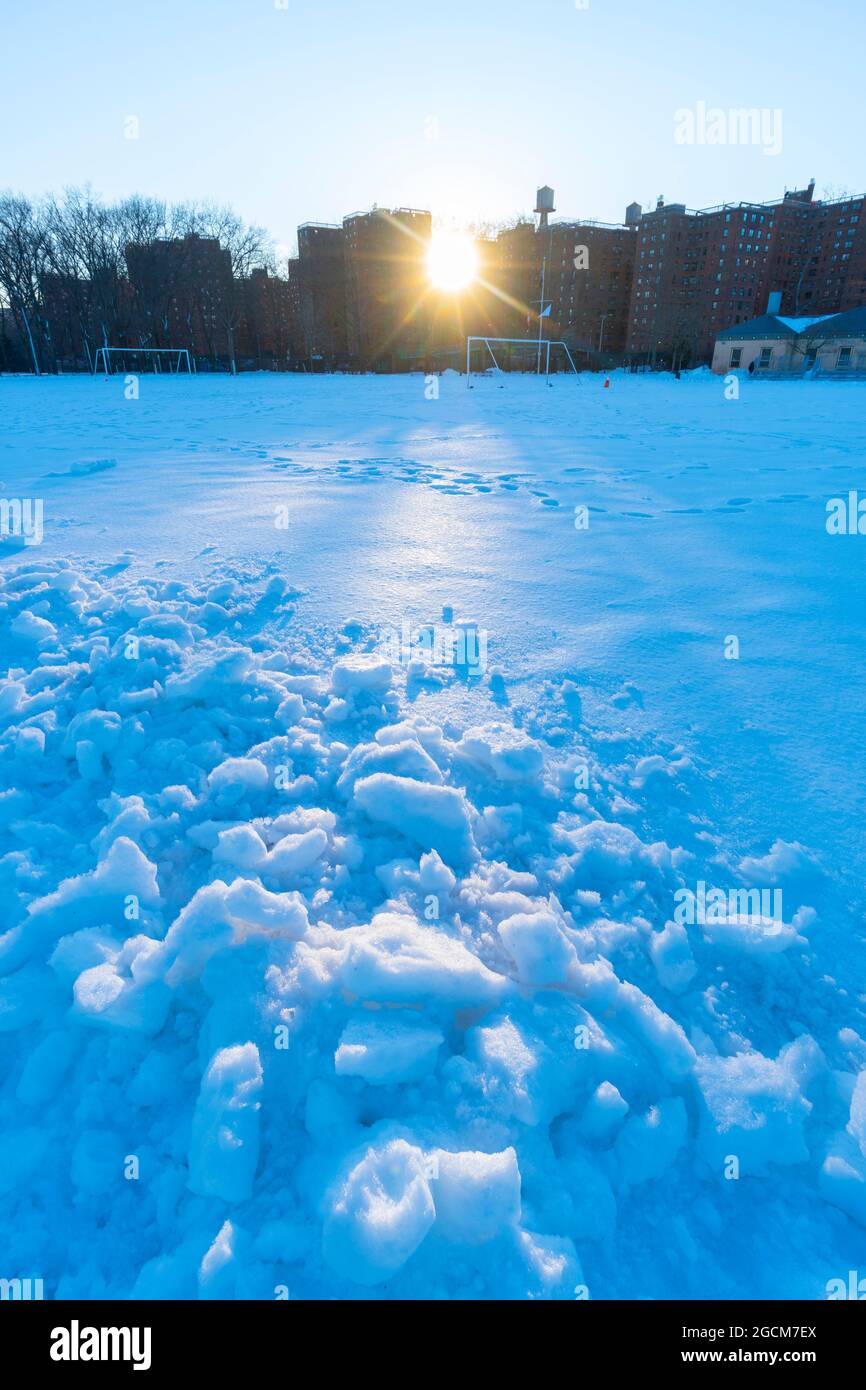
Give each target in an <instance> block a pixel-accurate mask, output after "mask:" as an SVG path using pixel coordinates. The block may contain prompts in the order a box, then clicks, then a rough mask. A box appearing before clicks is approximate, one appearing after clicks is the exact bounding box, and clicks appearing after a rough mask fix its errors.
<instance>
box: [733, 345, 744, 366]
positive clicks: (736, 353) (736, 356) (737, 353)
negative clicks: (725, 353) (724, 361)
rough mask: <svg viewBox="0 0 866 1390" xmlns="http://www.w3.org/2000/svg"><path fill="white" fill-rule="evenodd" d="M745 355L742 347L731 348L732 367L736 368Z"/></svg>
mask: <svg viewBox="0 0 866 1390" xmlns="http://www.w3.org/2000/svg"><path fill="white" fill-rule="evenodd" d="M742 356H743V349H742V348H731V368H732V369H736V368H737V367H739V365H740V361H741V359H742Z"/></svg>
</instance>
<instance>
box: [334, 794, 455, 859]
mask: <svg viewBox="0 0 866 1390" xmlns="http://www.w3.org/2000/svg"><path fill="white" fill-rule="evenodd" d="M355 801H356V803H357V805H358V806H359V807H360V808H361V810H362V811H364V812H365V814H366V815H368V816H369V817H370V819H371V820H374V821H378V822H380V823H381V824H383V825H387V826H389V827H390V828H391V829H392V830H397V831H399V832H400V833H401V834H403V835H406V836H407V837H408V838H409V839H410V840H414V841H415V843H416V844H419V845H420V846H421V847H422V848H423V849H427V850H431V849H435V850H436V851H437V852H438V853H439V854H440V855H441V857H442V858H443V859H444V860H445V862H446V863H447V864H453V865H456V866H461V865H464V864H466V863H468V862H470V861H471V860H472V859H474V858H476V857H477V851H476V849H475V844H474V841H473V839H472V830H471V824H470V816H469V804H468V802H467V801H466V798H465V796H464V795H463V793H462V792H461V791H458V790H457V789H456V788H455V787H437V786H431V785H429V784H427V783H425V782H416V781H414V780H413V779H411V778H408V777H394V776H392V775H391V773H388V772H375V773H373V775H372V776H371V777H366V778H364V779H362V780H361V781H360V782H358V783H357V784H356V786H355Z"/></svg>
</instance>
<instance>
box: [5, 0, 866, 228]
mask: <svg viewBox="0 0 866 1390" xmlns="http://www.w3.org/2000/svg"><path fill="white" fill-rule="evenodd" d="M279 3H280V0H277V3H275V0H142V3H141V4H130V3H126V2H124V0H121V3H118V2H117V0H111V2H109V0H73V2H72V3H70V0H35V2H34V3H24V4H14V3H13V0H0V16H2V28H0V45H2V51H3V63H2V79H0V187H12V188H15V189H18V190H22V191H24V192H27V193H30V194H37V193H40V192H44V191H46V190H53V189H60V188H62V187H63V186H64V185H66V184H71V183H85V182H89V183H91V184H92V185H93V187H94V188H95V189H96V190H98V191H99V192H100V193H102V194H104V195H105V196H106V197H112V198H113V197H119V196H121V195H124V194H128V193H131V192H134V191H140V192H143V193H150V194H155V195H161V196H164V197H167V198H172V199H184V198H204V197H213V198H216V199H218V200H219V201H224V202H230V203H232V204H233V205H234V206H235V207H237V209H238V210H239V211H240V212H241V213H242V214H243V215H244V216H245V217H246V218H248V219H249V220H251V221H255V222H260V223H262V224H263V225H265V226H266V227H267V229H268V230H269V231H270V232H271V233H272V235H273V236H274V237H275V239H276V240H277V242H278V243H282V244H284V245H290V244H291V243H292V242H293V241H294V229H295V227H296V226H297V224H298V223H299V222H302V221H308V220H309V221H339V220H340V219H341V218H342V216H343V215H344V214H345V213H348V212H353V211H356V210H358V209H361V208H369V207H370V206H371V205H372V204H373V203H378V204H379V205H380V206H385V205H389V206H400V205H409V206H414V207H430V208H431V209H432V210H433V212H434V214H437V215H438V216H439V217H440V218H441V219H442V220H444V221H446V222H448V221H452V220H456V221H457V222H460V223H466V222H471V221H475V220H488V221H499V220H503V219H505V218H508V217H510V216H513V215H514V214H516V213H518V212H521V211H529V210H531V207H532V204H533V200H534V191H535V188H536V185H537V184H540V183H545V182H547V183H550V184H552V185H553V186H554V188H555V189H556V192H557V209H558V213H560V214H562V215H563V216H588V217H597V218H599V219H601V220H605V221H621V220H622V214H623V211H624V208H625V205H626V203H628V202H629V201H631V200H632V199H637V201H639V202H642V203H644V204H647V203H649V202H650V201H651V200H654V199H655V197H656V196H657V195H658V194H659V193H663V194H664V195H665V197H666V198H667V200H668V201H677V202H680V201H682V202H686V203H687V204H688V205H689V206H691V207H704V206H709V205H712V204H714V203H719V202H724V201H726V200H737V199H740V198H751V199H763V198H771V197H778V196H780V195H781V194H782V192H783V191H784V189H785V188H786V187H789V188H790V187H794V186H799V185H800V184H803V183H805V182H806V181H807V180H808V179H809V178H810V176H812V175H814V176H815V178H816V180H817V184H818V192H819V194H820V192H821V190H822V189H826V188H828V187H829V188H832V189H834V190H838V191H842V190H852V191H857V192H862V191H863V189H864V186H866V169H864V144H863V137H864V130H866V120H864V115H866V95H864V82H863V54H864V51H866V5H864V3H863V0H821V3H820V4H813V3H810V0H727V3H725V4H721V3H716V4H711V3H708V0H589V8H588V9H585V10H580V9H578V8H577V7H576V5H575V3H574V0H439V3H436V2H435V0H423V2H422V3H419V2H418V0H287V8H285V9H280V8H278V7H277V5H278V4H279ZM699 101H704V102H706V103H707V105H708V106H721V107H723V108H726V109H727V108H730V107H741V106H748V107H753V106H758V107H768V108H780V109H781V111H782V113H783V148H782V152H781V154H779V155H778V156H768V155H765V154H764V153H763V151H762V149H761V148H760V147H752V146H727V147H722V146H715V147H709V146H687V145H680V144H677V143H676V142H675V140H674V134H673V132H674V112H675V110H676V109H677V108H681V107H693V106H694V105H695V104H696V103H697V102H699ZM130 115H134V116H137V117H138V120H139V123H140V136H139V138H138V139H137V140H129V139H125V138H124V120H125V118H126V117H127V116H130Z"/></svg>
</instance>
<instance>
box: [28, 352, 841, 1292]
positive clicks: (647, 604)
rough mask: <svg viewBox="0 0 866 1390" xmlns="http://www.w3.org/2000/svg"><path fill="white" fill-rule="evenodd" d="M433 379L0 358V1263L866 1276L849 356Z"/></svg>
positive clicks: (123, 1284) (362, 1285) (91, 1272)
mask: <svg viewBox="0 0 866 1390" xmlns="http://www.w3.org/2000/svg"><path fill="white" fill-rule="evenodd" d="M439 386H440V388H441V390H440V394H439V397H438V399H428V395H430V394H431V393H430V390H429V388H427V389H426V390H425V383H424V380H423V378H421V377H404V378H390V379H384V378H383V379H376V378H345V379H343V378H336V377H321V378H303V377H293V376H289V377H275V376H261V377H259V376H246V377H240V378H238V379H236V380H230V379H227V378H224V377H214V378H205V377H199V378H196V379H188V378H184V377H178V378H175V379H155V378H152V377H142V378H141V382H140V397H139V398H138V399H137V400H135V399H133V400H128V399H126V397H125V393H124V383H123V379H122V378H120V377H117V378H114V379H112V380H110V381H105V380H102V379H96V380H91V379H69V378H68V379H59V380H43V381H35V380H26V379H17V380H14V379H8V378H7V379H4V378H0V498H2V499H6V501H7V502H9V501H11V502H15V501H23V502H27V501H28V500H29V501H30V502H32V501H34V500H36V499H38V500H40V501H41V504H42V510H43V522H42V526H43V530H44V535H43V537H42V541H41V544H39V545H27V544H25V540H24V537H23V536H10V537H8V538H7V539H5V540H4V541H3V542H2V545H0V634H2V661H0V774H2V775H0V910H2V914H3V921H2V932H3V934H2V935H0V1031H2V1042H0V1048H2V1051H0V1057H2V1065H0V1277H3V1278H13V1277H20V1278H28V1277H29V1278H37V1277H41V1278H43V1279H44V1283H45V1292H46V1296H47V1297H56V1296H69V1297H77V1296H92V1297H99V1296H107V1297H127V1296H135V1297H147V1298H152V1297H167V1298H175V1297H196V1296H202V1297H229V1298H265V1299H269V1298H274V1297H281V1296H288V1297H290V1298H293V1299H294V1298H319V1297H326V1298H354V1297H373V1298H422V1297H441V1298H479V1297H480V1298H485V1297H493V1298H527V1297H529V1298H542V1299H547V1298H555V1299H574V1298H583V1297H586V1296H589V1297H590V1298H593V1299H603V1298H638V1299H644V1298H675V1297H688V1298H703V1297H739V1296H743V1297H755V1298H767V1297H774V1296H775V1297H782V1298H794V1297H803V1298H824V1297H827V1288H828V1281H832V1280H834V1279H843V1280H846V1281H847V1278H848V1271H849V1270H851V1269H858V1268H859V1269H860V1270H861V1272H862V1273H863V1274H864V1275H866V1265H864V1259H866V1255H864V1248H866V1247H864V1242H866V1233H864V1227H866V1041H864V1039H866V992H864V981H866V972H864V932H863V894H862V884H863V876H864V849H863V815H862V808H863V805H864V802H866V771H864V769H866V760H864V758H863V754H862V746H863V742H864V737H866V735H864V728H866V722H864V712H866V711H864V705H866V696H864V686H863V676H862V671H863V662H862V652H863V642H864V628H866V605H864V589H866V586H864V580H863V575H864V555H866V536H858V535H830V534H828V530H827V526H826V520H827V503H828V501H829V500H830V499H832V498H843V499H845V500H846V502H847V499H848V494H849V492H850V491H851V490H852V489H856V488H857V487H858V485H859V486H861V487H863V486H864V484H866V478H864V473H863V462H862V448H863V444H862V441H863V425H864V419H866V395H864V388H863V387H862V386H861V385H860V384H858V383H850V384H843V383H823V382H822V383H798V384H790V383H770V382H766V383H760V384H758V383H754V382H750V381H748V380H746V381H744V382H743V384H742V389H741V394H740V398H739V399H738V400H727V399H726V398H725V388H724V385H723V382H722V381H721V380H719V379H718V378H713V377H711V376H709V374H706V373H700V374H695V375H693V376H690V377H684V378H683V379H682V380H681V381H674V380H673V379H671V378H669V377H664V378H647V377H631V376H625V375H615V376H614V377H613V378H612V381H611V387H610V389H609V390H605V389H603V385H602V378H600V377H582V378H581V379H579V380H575V379H573V378H571V379H568V378H565V377H562V378H557V379H555V380H554V382H553V385H552V387H551V388H550V389H547V388H546V387H544V385H543V384H541V383H539V382H538V381H536V380H534V379H531V378H529V379H518V378H510V379H508V380H507V382H506V384H505V386H504V388H503V389H499V387H498V385H497V383H496V382H494V381H492V380H484V381H479V383H478V384H477V386H476V389H474V390H472V391H468V390H467V389H466V384H465V381H461V380H459V379H458V378H456V377H453V376H447V377H444V378H442V379H441V381H440V382H439ZM583 509H586V511H584V510H583ZM25 514H26V509H25ZM13 515H14V509H13V510H12V511H10V510H9V509H7V511H6V512H4V517H5V519H6V522H7V523H9V522H10V518H13ZM584 521H586V522H587V523H588V524H584ZM7 529H8V526H7ZM452 651H453V652H454V653H455V655H454V656H453V658H452ZM737 651H738V655H737ZM461 653H462V658H461ZM702 885H703V886H702ZM713 889H717V890H721V892H720V893H716V894H713V892H712V890H713ZM737 890H742V894H743V896H740V894H739V893H738V891H737ZM761 890H764V894H763V897H762V898H761V897H760V893H761ZM747 892H748V894H749V895H750V896H748V897H746V896H745V894H746V893H747ZM722 898H724V902H723V903H722ZM720 904H721V905H720Z"/></svg>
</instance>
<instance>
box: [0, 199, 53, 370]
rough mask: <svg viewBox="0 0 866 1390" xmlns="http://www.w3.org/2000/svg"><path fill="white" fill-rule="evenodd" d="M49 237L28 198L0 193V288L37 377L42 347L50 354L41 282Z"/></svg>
mask: <svg viewBox="0 0 866 1390" xmlns="http://www.w3.org/2000/svg"><path fill="white" fill-rule="evenodd" d="M47 249H48V236H47V232H46V227H45V223H44V219H43V217H42V215H41V213H40V212H39V210H37V209H35V208H34V207H33V205H32V204H31V203H30V202H29V201H28V200H27V199H26V198H21V197H16V195H15V194H13V193H2V194H0V289H2V291H3V295H4V297H5V299H6V301H7V303H8V305H9V308H10V309H11V311H12V316H13V318H14V320H15V323H16V325H17V327H18V330H19V332H20V333H21V335H22V337H23V338H24V340H25V341H26V343H27V346H28V350H29V352H30V356H31V359H32V362H33V370H34V372H35V373H36V375H37V376H40V375H41V373H42V363H41V361H40V348H41V349H42V353H43V355H44V354H46V349H47V346H48V343H47V341H46V340H47V333H46V324H45V322H44V319H43V317H42V313H41V299H40V281H41V277H42V273H43V270H44V266H45V258H46V254H47Z"/></svg>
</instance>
